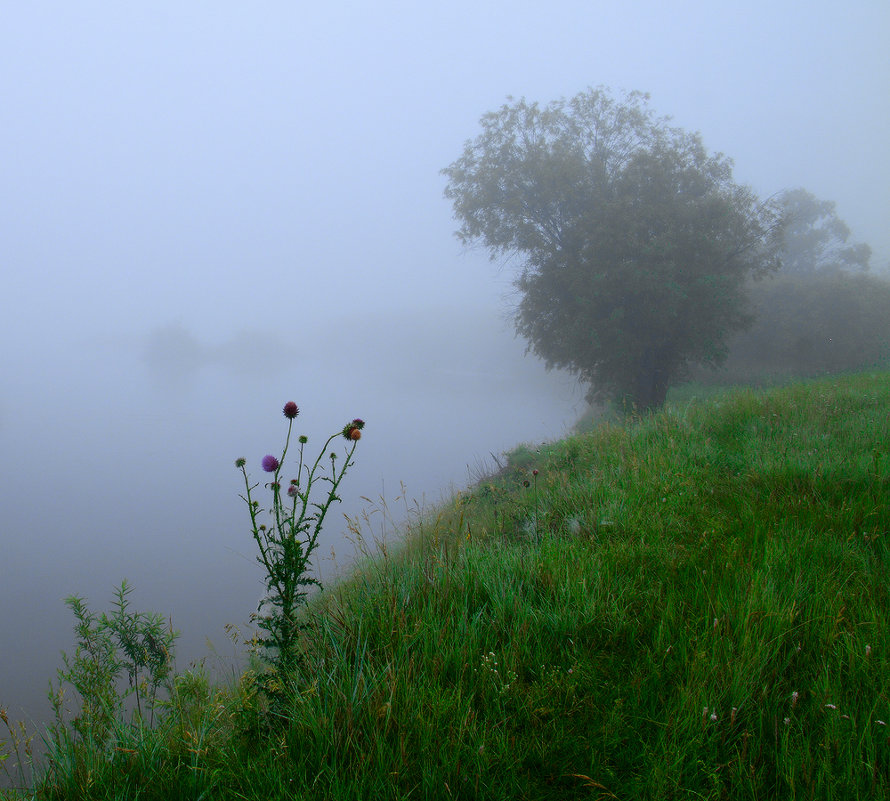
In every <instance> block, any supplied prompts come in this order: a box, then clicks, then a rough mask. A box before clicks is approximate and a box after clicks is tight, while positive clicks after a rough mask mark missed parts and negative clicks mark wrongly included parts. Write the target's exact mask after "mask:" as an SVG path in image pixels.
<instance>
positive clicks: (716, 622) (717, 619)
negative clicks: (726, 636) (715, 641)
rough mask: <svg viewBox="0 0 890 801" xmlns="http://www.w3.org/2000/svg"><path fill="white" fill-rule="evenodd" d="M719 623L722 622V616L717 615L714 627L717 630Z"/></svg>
mask: <svg viewBox="0 0 890 801" xmlns="http://www.w3.org/2000/svg"><path fill="white" fill-rule="evenodd" d="M718 623H720V618H718V617H715V618H714V629H715V630H716V629H717V624H718Z"/></svg>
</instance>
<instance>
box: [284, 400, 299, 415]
mask: <svg viewBox="0 0 890 801" xmlns="http://www.w3.org/2000/svg"><path fill="white" fill-rule="evenodd" d="M299 413H300V407H299V406H297V404H296V403H294V402H293V401H288V402H287V403H285V404H284V416H285V417H286V418H287V419H288V420H293V419H294V418H295V417H296V416H297V415H298V414H299Z"/></svg>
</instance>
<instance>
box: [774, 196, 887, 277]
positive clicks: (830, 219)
mask: <svg viewBox="0 0 890 801" xmlns="http://www.w3.org/2000/svg"><path fill="white" fill-rule="evenodd" d="M779 205H780V206H781V208H782V212H783V214H784V227H783V235H782V253H781V259H782V272H784V273H789V274H793V275H807V274H811V273H815V272H821V271H826V270H828V271H836V270H852V271H854V272H855V271H859V270H867V269H868V268H869V260H870V259H871V248H870V247H869V246H868V245H866V244H865V243H854V242H850V243H848V241H847V240H848V239H849V238H850V229H849V227H848V226H847V224H846V223H845V222H844V221H843V220H842V219H840V217H838V216H837V212H836V211H835V204H834V203H833V202H832V201H830V200H819V199H818V198H817V197H815V195H813V194H812V193H811V192H808V191H807V190H806V189H801V188H798V189H789V190H787V191H785V192H783V193H782V195H781V197H780V198H779Z"/></svg>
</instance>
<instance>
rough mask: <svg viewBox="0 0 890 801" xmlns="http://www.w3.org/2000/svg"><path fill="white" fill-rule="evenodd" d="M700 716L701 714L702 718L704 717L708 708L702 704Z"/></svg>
mask: <svg viewBox="0 0 890 801" xmlns="http://www.w3.org/2000/svg"><path fill="white" fill-rule="evenodd" d="M701 716H702V717H703V718H706V717H707V716H708V708H707V707H706V706H703V707H702V710H701Z"/></svg>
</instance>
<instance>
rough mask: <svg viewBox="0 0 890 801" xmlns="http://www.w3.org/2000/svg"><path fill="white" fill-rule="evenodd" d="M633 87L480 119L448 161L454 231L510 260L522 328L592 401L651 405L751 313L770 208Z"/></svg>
mask: <svg viewBox="0 0 890 801" xmlns="http://www.w3.org/2000/svg"><path fill="white" fill-rule="evenodd" d="M647 103H648V96H647V95H644V94H641V93H639V92H632V93H629V94H625V95H623V96H621V97H620V98H618V99H615V98H614V97H613V96H612V95H611V94H610V93H609V92H608V91H606V90H605V89H602V88H600V89H590V90H588V91H586V92H584V93H581V94H579V95H577V96H575V97H573V98H571V99H570V100H559V101H556V102H553V103H550V104H549V105H547V106H545V107H541V106H539V105H538V104H537V103H527V102H526V101H525V100H519V101H513V100H512V98H511V99H510V102H509V103H507V104H505V105H503V106H502V107H501V108H500V109H498V110H497V111H495V112H491V113H488V114H486V115H485V116H484V117H482V120H481V125H482V133H481V134H480V135H479V136H477V137H476V138H475V139H473V140H471V141H469V142H467V143H466V145H465V147H464V151H463V154H462V155H461V156H460V158H458V159H457V160H456V161H455V162H454V163H452V164H451V165H450V166H449V167H447V168H446V169H445V170H443V173H444V175H446V176H447V178H448V185H447V187H446V189H445V195H446V197H448V198H450V199H451V200H452V202H453V204H454V213H455V216H456V218H457V219H458V220H459V222H460V228H459V230H458V231H457V235H458V237H459V238H460V239H461V240H462V241H464V242H465V243H479V244H482V245H484V246H485V247H487V248H488V249H489V252H490V255H491V258H492V259H499V258H502V259H507V258H510V257H517V258H518V259H519V260H520V261H521V269H520V272H519V275H518V278H517V280H516V285H517V287H518V288H519V290H520V292H521V300H520V302H519V306H518V308H517V310H516V317H515V323H516V328H517V331H518V333H519V334H521V335H522V336H524V337H525V338H526V339H527V340H528V342H529V349H530V350H532V351H534V352H535V353H536V354H537V355H539V356H540V357H541V358H543V359H544V361H545V362H546V364H547V365H548V367H561V368H565V369H568V370H570V371H572V372H574V373H576V374H577V375H578V376H579V377H580V378H581V379H582V380H583V381H585V382H587V383H588V384H589V386H590V393H589V397H591V399H592V398H595V397H603V396H610V397H612V398H614V399H616V400H619V401H623V402H624V403H626V404H632V405H633V406H634V407H636V408H637V409H640V410H645V409H650V408H653V407H657V406H660V405H661V404H662V403H663V402H664V399H665V395H666V393H667V390H668V387H670V386H671V385H672V384H673V383H676V382H677V381H678V380H680V379H682V378H683V377H684V375H685V373H686V370H687V368H688V366H689V365H690V364H692V363H704V364H708V363H711V364H713V363H719V362H720V360H721V359H722V358H723V357H724V356H725V353H726V340H727V335H728V334H729V333H731V332H732V331H734V330H736V329H739V328H740V327H743V326H744V325H745V324H746V323H747V322H748V317H747V315H746V314H745V312H744V298H745V289H744V287H745V279H746V278H747V277H748V276H750V275H752V274H758V273H762V272H765V271H767V270H769V269H773V268H774V267H775V261H774V254H775V251H776V247H777V241H776V240H777V239H778V237H777V236H775V232H776V221H777V216H776V213H775V210H774V209H773V208H771V207H770V206H768V205H767V204H763V203H761V202H760V201H759V200H758V198H757V197H756V196H755V195H754V194H753V193H752V192H751V191H750V190H749V189H747V188H744V187H742V186H739V185H737V184H735V183H734V182H733V180H732V164H731V162H730V160H729V159H727V158H725V157H724V156H722V155H720V154H716V155H712V154H709V153H708V152H707V151H706V150H705V148H704V146H703V145H702V142H701V139H700V137H699V136H698V135H697V134H692V133H688V132H685V131H683V130H681V129H679V128H675V127H672V126H670V125H669V124H668V120H667V119H664V118H657V117H656V116H655V115H654V113H653V112H652V111H651V110H650V109H649V107H648V105H647Z"/></svg>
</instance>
